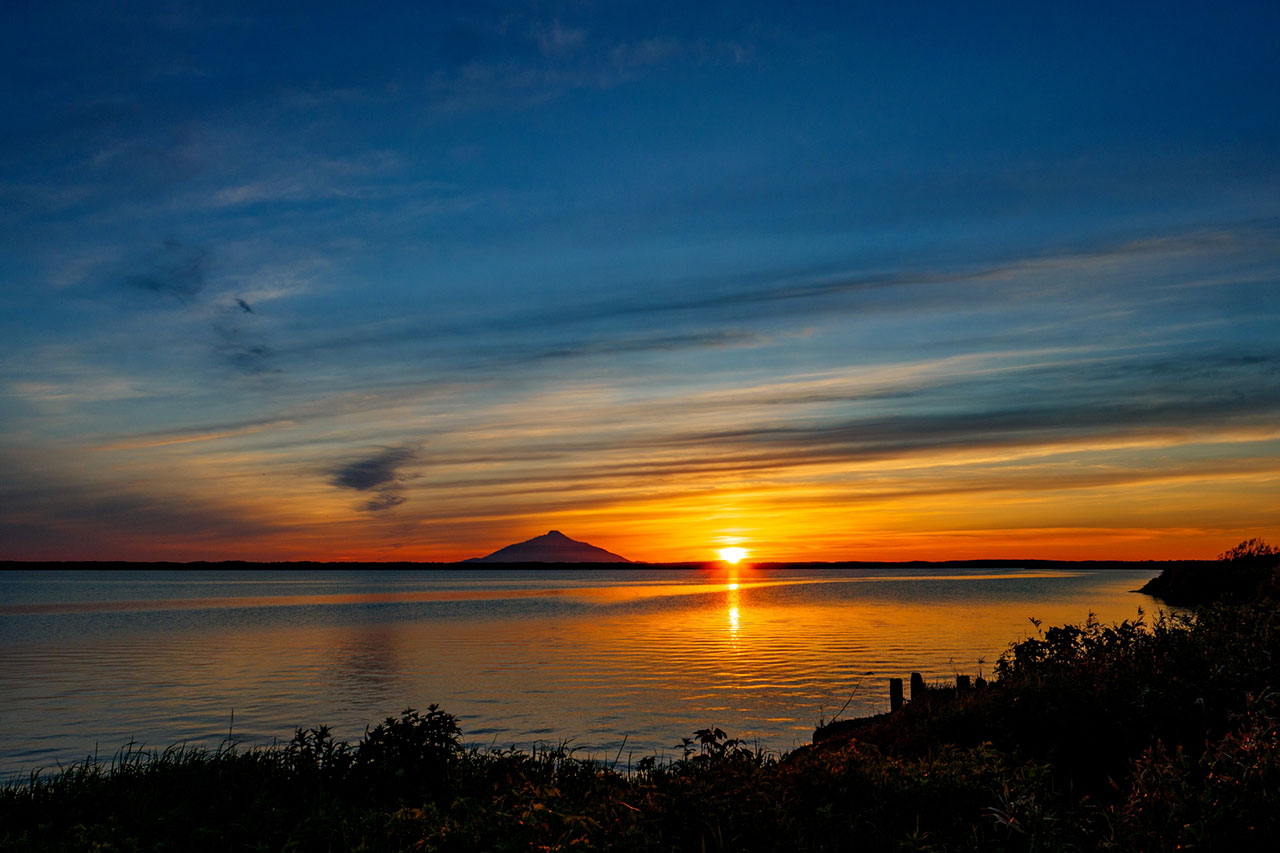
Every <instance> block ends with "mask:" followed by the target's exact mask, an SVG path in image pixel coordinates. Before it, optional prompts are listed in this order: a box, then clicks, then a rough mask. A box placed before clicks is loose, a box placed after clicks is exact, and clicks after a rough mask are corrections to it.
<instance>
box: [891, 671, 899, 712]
mask: <svg viewBox="0 0 1280 853" xmlns="http://www.w3.org/2000/svg"><path fill="white" fill-rule="evenodd" d="M901 709H902V679H901V678H890V679H889V710H890V711H898V710H901Z"/></svg>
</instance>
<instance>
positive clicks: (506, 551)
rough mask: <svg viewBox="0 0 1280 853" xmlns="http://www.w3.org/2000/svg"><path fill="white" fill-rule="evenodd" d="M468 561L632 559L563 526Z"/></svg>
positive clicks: (557, 561) (528, 561)
mask: <svg viewBox="0 0 1280 853" xmlns="http://www.w3.org/2000/svg"><path fill="white" fill-rule="evenodd" d="M467 562H468V563H629V562H631V561H630V560H628V559H627V558H626V557H619V556H618V555H617V554H614V553H611V552H609V551H606V550H605V549H603V548H597V547H596V546H594V545H589V544H587V543H586V542H579V541H577V540H576V539H570V538H569V537H568V536H565V535H564V534H563V533H561V532H560V531H559V530H551V531H548V532H546V533H544V534H542V535H541V536H535V537H533V538H532V539H529V540H526V541H524V542H517V543H516V544H514V545H508V546H507V547H505V548H499V549H498V550H497V551H494V552H493V553H492V554H489V555H488V556H485V557H474V558H472V559H470V560H467Z"/></svg>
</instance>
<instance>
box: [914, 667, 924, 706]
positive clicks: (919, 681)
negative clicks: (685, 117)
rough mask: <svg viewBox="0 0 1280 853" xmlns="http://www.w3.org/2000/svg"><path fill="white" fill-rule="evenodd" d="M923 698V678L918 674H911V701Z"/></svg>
mask: <svg viewBox="0 0 1280 853" xmlns="http://www.w3.org/2000/svg"><path fill="white" fill-rule="evenodd" d="M923 698H924V676H923V675H921V674H920V673H918V672H913V673H911V701H912V702H914V701H916V700H917V699H923Z"/></svg>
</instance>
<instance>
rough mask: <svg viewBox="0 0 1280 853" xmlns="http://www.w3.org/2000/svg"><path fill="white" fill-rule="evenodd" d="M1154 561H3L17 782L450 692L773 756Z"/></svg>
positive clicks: (596, 744) (613, 743)
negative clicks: (962, 565) (158, 566)
mask: <svg viewBox="0 0 1280 853" xmlns="http://www.w3.org/2000/svg"><path fill="white" fill-rule="evenodd" d="M1153 575H1154V572H1150V571H1127V570H1126V571H1071V572H1035V571H1018V570H989V571H987V570H980V569H976V570H959V571H957V570H930V569H848V570H830V569H827V570H824V569H818V570H785V569H778V570H764V569H751V568H736V569H726V568H719V569H707V570H696V569H690V570H644V569H612V570H607V571H574V570H541V571H508V570H501V569H497V570H495V569H468V570H465V571H443V570H421V571H307V572H303V571H284V570H282V571H226V570H220V571H200V572H197V571H166V572H161V571H116V572H105V571H104V572H70V571H68V572H60V571H59V572H24V571H8V572H0V776H5V777H7V776H10V775H12V774H14V773H27V772H30V771H31V770H34V769H37V768H42V767H43V768H48V767H54V766H57V765H58V764H59V763H61V764H67V763H69V762H74V761H77V760H81V759H84V758H85V757H86V756H88V755H92V754H97V755H98V756H99V757H100V758H102V759H109V758H110V757H111V756H112V755H113V754H115V753H116V751H117V750H119V749H120V748H121V747H122V746H124V745H125V744H127V743H130V742H133V743H135V744H139V745H142V746H145V747H164V746H167V745H170V744H173V743H183V742H185V743H188V744H203V745H208V746H217V745H218V744H219V743H220V742H222V741H223V739H225V738H228V737H230V738H233V739H234V740H235V741H237V742H239V743H242V744H245V745H258V744H269V743H272V742H273V741H278V740H279V741H287V740H288V739H289V738H290V737H291V736H292V734H293V732H294V729H295V728H296V727H299V726H302V727H311V726H318V725H321V724H327V725H329V726H331V727H332V728H333V730H334V732H335V734H336V735H337V736H339V737H341V738H346V739H351V740H354V739H356V738H358V737H359V736H360V735H362V734H363V733H364V731H365V728H366V726H369V725H376V724H377V723H378V722H379V721H380V720H382V719H383V718H385V717H387V716H388V715H392V714H398V713H399V712H400V711H401V710H403V709H405V708H409V707H413V708H419V709H423V708H425V707H426V706H427V705H428V704H430V703H438V704H439V705H440V706H441V707H442V708H444V709H445V710H446V711H449V712H450V713H453V714H456V715H457V716H458V717H459V719H460V725H461V727H462V730H463V739H464V740H465V741H466V742H468V743H478V744H482V745H485V746H496V747H501V748H506V747H510V746H513V745H516V746H523V747H529V746H531V745H534V744H537V743H543V744H552V745H557V744H560V743H561V742H567V743H568V745H569V746H570V747H571V748H574V749H576V750H577V751H578V754H580V755H583V756H592V757H598V758H607V759H609V760H614V759H619V760H620V762H626V761H627V760H628V759H630V760H638V759H639V758H641V757H644V756H647V755H652V754H655V753H656V754H658V755H666V756H671V755H676V754H678V753H679V749H678V745H679V743H680V740H681V738H682V737H687V736H690V735H691V734H692V732H693V731H694V730H695V729H699V728H704V727H706V726H709V725H715V726H719V727H720V728H722V729H724V730H726V731H727V732H729V733H730V735H732V736H735V737H740V738H743V739H745V740H746V741H747V742H749V743H752V744H757V745H759V746H760V747H763V748H765V749H770V750H779V751H781V750H787V749H791V748H793V747H795V746H797V745H798V744H802V743H807V742H808V741H809V740H810V738H811V736H812V733H813V729H814V726H815V725H816V724H817V723H818V722H819V721H820V720H830V719H831V718H832V717H833V716H836V715H839V716H842V717H852V716H860V715H866V714H873V713H879V712H881V711H884V710H886V709H887V705H888V678H889V677H890V676H898V677H904V676H906V675H908V674H909V673H910V672H913V671H915V672H920V673H923V674H924V676H925V678H926V679H927V680H930V681H952V682H953V681H954V678H955V675H956V674H959V673H966V674H970V675H979V674H990V672H991V670H992V667H993V666H994V665H995V662H996V660H997V658H998V657H999V655H1000V653H1001V651H1003V650H1004V649H1005V648H1006V647H1007V646H1008V645H1009V643H1011V642H1013V641H1017V640H1020V639H1022V638H1024V637H1027V636H1034V635H1035V633H1036V631H1037V628H1036V626H1035V625H1034V624H1033V622H1032V621H1031V620H1032V619H1036V620H1040V622H1041V623H1042V624H1043V625H1044V627H1046V628H1047V627H1049V626H1050V625H1055V624H1062V623H1064V622H1079V621H1083V620H1084V619H1085V618H1086V617H1087V616H1088V615H1089V614H1090V613H1093V614H1095V615H1096V616H1097V618H1098V619H1100V620H1102V621H1104V622H1115V621H1119V620H1122V619H1133V618H1136V617H1137V616H1138V612H1139V609H1140V608H1142V609H1145V611H1146V613H1147V618H1148V619H1149V618H1151V617H1153V616H1154V615H1155V614H1156V612H1157V611H1158V609H1159V606H1160V605H1159V603H1158V602H1156V601H1155V600H1154V599H1152V598H1150V597H1148V596H1145V595H1142V594H1139V593H1135V592H1133V590H1136V589H1137V588H1138V587H1140V586H1141V585H1142V584H1143V583H1145V582H1146V580H1147V579H1148V578H1150V577H1152V576H1153Z"/></svg>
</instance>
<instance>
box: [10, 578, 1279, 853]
mask: <svg viewBox="0 0 1280 853" xmlns="http://www.w3.org/2000/svg"><path fill="white" fill-rule="evenodd" d="M1277 688H1280V606H1277V604H1276V602H1275V601H1274V600H1270V599H1268V600H1263V601H1261V602H1256V603H1251V604H1243V605H1241V604H1232V605H1220V606H1217V607H1213V608H1207V609H1202V610H1200V611H1198V612H1197V613H1196V614H1195V615H1194V616H1186V617H1169V616H1161V617H1159V618H1157V619H1156V620H1154V621H1153V622H1151V623H1150V624H1146V623H1144V622H1142V621H1138V622H1125V623H1121V624H1119V625H1110V626H1108V625H1100V624H1098V623H1096V622H1094V621H1092V620H1090V621H1089V622H1086V623H1085V624H1083V625H1068V626H1057V627H1052V628H1048V629H1045V630H1043V631H1041V632H1040V633H1039V634H1038V635H1037V636H1035V637H1032V638H1030V639H1028V640H1025V641H1023V642H1020V643H1017V644H1015V645H1013V646H1011V647H1010V648H1009V650H1008V651H1007V652H1006V653H1005V654H1004V655H1003V656H1002V657H1001V659H1000V661H999V662H998V663H997V665H996V668H995V677H994V680H993V681H992V684H991V685H990V686H989V687H987V688H985V689H982V690H974V691H971V692H969V693H966V694H964V695H957V694H956V693H955V692H954V691H949V690H941V689H935V690H932V691H930V692H929V694H928V695H927V696H926V697H925V698H923V699H920V700H918V701H916V702H913V703H909V704H908V705H907V706H906V707H905V708H904V709H903V710H901V711H899V712H896V713H894V714H886V715H881V716H879V717H873V718H868V719H863V720H853V721H844V722H840V723H835V724H832V725H830V726H827V727H826V728H824V729H822V730H820V732H819V738H820V742H819V743H816V744H815V745H813V746H811V747H805V748H802V749H799V750H796V751H793V752H791V753H789V754H786V755H782V756H775V755H771V754H766V753H762V752H758V751H754V750H750V749H747V748H745V747H744V746H743V745H742V744H741V743H739V742H737V741H735V740H734V739H733V738H731V737H730V736H729V735H727V734H726V733H725V732H724V731H722V730H720V729H717V728H715V727H709V728H707V729H703V730H700V731H698V732H696V733H694V736H693V737H692V738H690V739H689V740H688V741H687V742H686V743H687V745H686V749H685V753H684V755H683V756H681V757H680V758H678V759H675V760H671V761H668V762H659V761H656V760H654V759H645V760H643V761H641V762H640V763H639V764H638V765H637V766H635V767H631V768H627V769H619V768H618V767H617V766H616V764H613V763H610V762H596V761H588V760H582V759H579V758H576V757H575V756H574V755H572V754H571V753H570V752H569V751H568V750H566V749H565V748H563V747H560V748H541V749H536V750H533V751H527V752H526V751H512V750H481V749H466V748H463V747H462V746H460V744H459V734H460V733H459V731H458V727H457V721H456V720H455V719H454V718H453V717H452V716H451V715H449V714H447V713H445V712H444V711H442V710H440V709H439V708H437V707H435V706H431V707H429V708H428V709H427V710H426V711H425V712H417V711H413V710H406V711H405V712H404V713H403V714H401V715H400V716H399V717H396V718H389V719H387V720H386V721H384V722H383V723H382V724H381V725H379V726H377V727H375V728H374V729H372V730H370V731H369V732H367V733H366V735H365V736H364V737H363V738H362V739H360V740H359V741H357V742H355V743H345V742H341V741H336V740H334V739H333V737H332V736H331V734H330V733H329V731H328V730H327V729H325V728H323V727H322V728H318V729H310V730H305V731H303V730H299V731H298V732H297V734H296V735H295V737H294V738H293V740H292V741H291V742H290V743H288V744H285V745H281V746H278V747H275V748H270V749H238V748H236V747H234V746H230V745H228V746H224V747H222V748H220V749H216V750H204V749H188V748H171V749H168V750H164V751H162V752H149V751H138V750H130V751H125V752H122V753H121V754H120V755H118V756H117V757H116V758H115V759H114V760H112V761H110V762H95V761H88V762H85V763H83V764H78V765H75V766H73V767H70V768H67V769H64V770H61V771H59V772H57V773H54V774H51V775H47V776H46V775H38V776H34V777H32V778H30V779H28V780H25V781H22V782H15V783H10V784H8V785H7V786H5V787H3V789H0V850H297V851H310V850H421V851H450V850H459V851H461V850H494V851H506V850H511V851H515V850H520V851H524V850H571V849H616V850H624V851H625V850H689V851H705V850H788V851H790V850H858V849H862V850H1009V851H1035V850H1045V851H1048V850H1153V851H1154V850H1170V849H1178V848H1181V849H1218V850H1254V849H1272V846H1273V843H1274V838H1275V837H1276V835H1277V833H1278V832H1280V761H1278V758H1280V732H1278V731H1277V715H1278V714H1280V695H1278V694H1277V692H1276V691H1277Z"/></svg>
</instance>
